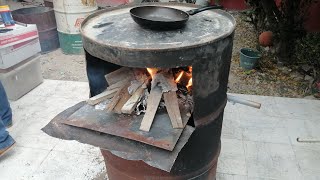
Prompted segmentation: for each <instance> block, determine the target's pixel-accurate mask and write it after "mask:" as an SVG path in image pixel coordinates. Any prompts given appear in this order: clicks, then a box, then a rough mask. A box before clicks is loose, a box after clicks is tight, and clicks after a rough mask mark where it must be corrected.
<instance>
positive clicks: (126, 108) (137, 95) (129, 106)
mask: <svg viewBox="0 0 320 180" xmlns="http://www.w3.org/2000/svg"><path fill="white" fill-rule="evenodd" d="M144 90H145V88H144V87H142V86H141V87H139V88H138V89H137V90H136V92H134V93H133V94H132V96H131V97H130V99H129V100H128V101H127V102H126V103H125V104H124V105H123V107H122V108H121V112H122V113H124V114H131V113H132V112H133V111H134V109H135V108H136V106H137V104H138V102H139V100H140V99H141V96H142V94H143V92H144Z"/></svg>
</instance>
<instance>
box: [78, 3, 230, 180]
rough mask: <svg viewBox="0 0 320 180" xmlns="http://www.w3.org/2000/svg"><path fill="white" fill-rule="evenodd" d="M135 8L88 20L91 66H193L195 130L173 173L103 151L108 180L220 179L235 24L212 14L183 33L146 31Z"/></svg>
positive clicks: (221, 13) (181, 6) (192, 19)
mask: <svg viewBox="0 0 320 180" xmlns="http://www.w3.org/2000/svg"><path fill="white" fill-rule="evenodd" d="M148 5H159V6H169V7H172V8H178V9H181V10H184V11H187V10H190V9H192V8H196V7H197V6H195V5H190V4H176V3H154V4H153V3H151V4H148ZM132 7H134V6H133V5H131V6H124V7H116V8H110V9H107V10H103V11H99V12H97V13H94V14H92V15H90V16H89V17H87V18H86V19H85V20H84V22H83V23H82V26H81V34H82V39H83V46H84V49H85V51H86V52H87V53H88V54H90V56H87V59H86V60H87V62H90V61H91V60H92V61H93V60H97V59H100V61H101V62H103V61H105V63H106V66H108V63H109V64H110V63H112V64H116V65H119V66H125V67H137V68H146V67H149V68H177V67H186V66H192V68H193V70H192V73H193V74H192V79H193V90H192V92H193V102H194V111H193V114H192V118H191V119H190V120H189V125H193V126H194V127H195V131H194V132H193V134H192V135H191V137H190V138H189V140H188V142H187V143H186V144H185V146H184V147H183V148H182V150H181V151H180V152H179V155H178V156H177V158H176V159H175V162H174V165H173V166H172V168H171V170H170V172H167V171H164V170H160V169H158V168H155V167H152V166H150V163H148V159H138V158H136V159H130V157H124V156H121V157H120V156H119V155H117V152H112V151H109V150H104V149H101V152H102V154H103V156H104V158H105V163H106V167H107V172H108V177H109V179H110V180H124V179H125V180H149V179H150V180H153V179H161V180H186V179H192V180H212V179H215V175H216V168H217V162H218V157H219V154H220V149H221V142H220V137H221V129H222V122H223V113H224V108H225V105H226V103H227V94H226V93H227V84H228V77H229V70H230V64H231V55H232V47H233V35H234V29H235V21H234V18H233V17H232V16H231V15H230V14H228V13H227V12H225V11H222V10H210V11H206V12H202V13H199V14H197V15H194V16H192V17H190V19H189V21H188V23H187V25H186V27H185V28H183V29H180V30H176V31H165V32H162V31H152V30H148V29H143V28H142V27H140V26H139V25H137V24H136V23H135V22H134V21H133V20H132V19H131V17H130V14H129V11H130V9H131V8H132ZM91 56H92V57H94V58H90V57H91ZM89 83H90V82H89ZM148 156H150V157H152V156H153V154H150V155H148ZM163 158H167V157H163ZM157 163H158V162H157ZM159 163H161V162H159Z"/></svg>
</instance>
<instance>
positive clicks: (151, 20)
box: [130, 5, 223, 30]
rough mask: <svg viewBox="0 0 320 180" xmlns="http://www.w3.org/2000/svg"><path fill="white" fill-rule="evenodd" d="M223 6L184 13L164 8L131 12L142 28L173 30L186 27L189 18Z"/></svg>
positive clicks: (150, 8) (141, 7)
mask: <svg viewBox="0 0 320 180" xmlns="http://www.w3.org/2000/svg"><path fill="white" fill-rule="evenodd" d="M222 8H223V7H222V6H218V5H217V6H206V7H202V8H198V9H192V10H189V11H182V10H179V9H175V8H170V7H164V6H139V7H134V8H132V9H131V10H130V14H131V17H132V19H133V20H134V21H135V22H136V23H138V24H139V25H140V26H143V27H146V28H149V29H154V30H173V29H180V28H182V27H184V26H185V24H186V22H187V21H188V20H189V16H191V15H195V14H197V13H199V12H202V11H205V10H209V9H222Z"/></svg>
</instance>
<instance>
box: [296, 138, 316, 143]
mask: <svg viewBox="0 0 320 180" xmlns="http://www.w3.org/2000/svg"><path fill="white" fill-rule="evenodd" d="M297 141H298V142H305V143H319V142H320V139H319V138H318V139H316V138H299V137H298V138H297Z"/></svg>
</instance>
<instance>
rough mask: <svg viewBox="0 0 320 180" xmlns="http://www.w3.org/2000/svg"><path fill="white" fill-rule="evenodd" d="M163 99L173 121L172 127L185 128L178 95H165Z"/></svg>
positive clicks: (170, 93) (173, 93)
mask: <svg viewBox="0 0 320 180" xmlns="http://www.w3.org/2000/svg"><path fill="white" fill-rule="evenodd" d="M163 99H164V103H165V105H166V109H167V112H168V114H169V117H170V120H171V124H172V127H173V128H183V123H182V118H181V113H180V109H179V103H178V98H177V93H176V92H175V91H169V92H166V93H163Z"/></svg>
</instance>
